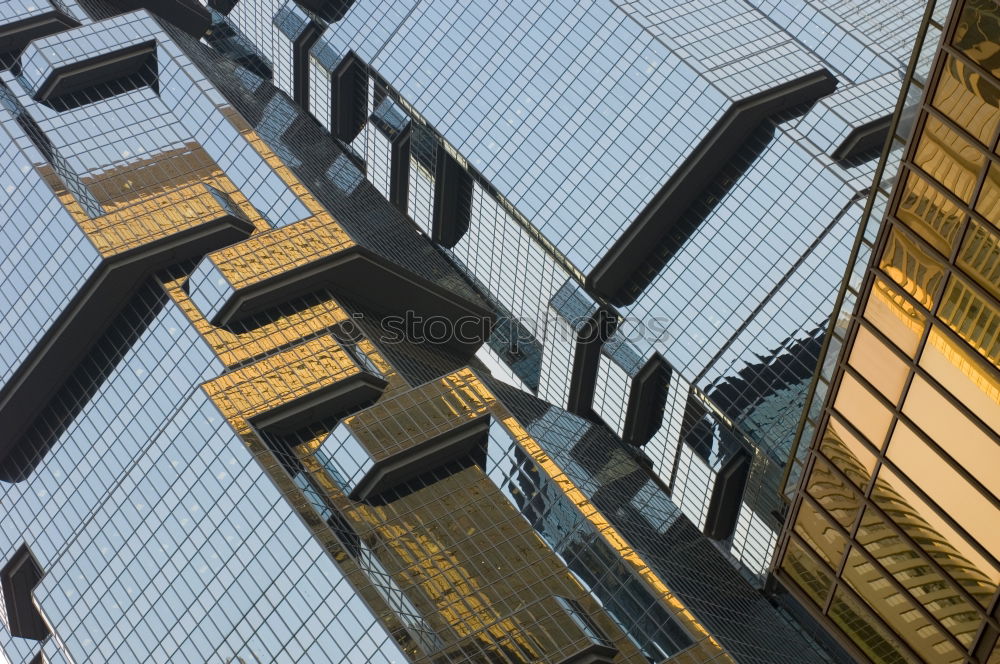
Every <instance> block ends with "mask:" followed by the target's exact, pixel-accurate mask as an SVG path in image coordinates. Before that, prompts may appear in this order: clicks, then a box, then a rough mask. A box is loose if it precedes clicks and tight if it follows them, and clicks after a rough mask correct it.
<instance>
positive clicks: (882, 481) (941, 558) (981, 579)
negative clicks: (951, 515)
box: [871, 466, 1000, 606]
mask: <svg viewBox="0 0 1000 664" xmlns="http://www.w3.org/2000/svg"><path fill="white" fill-rule="evenodd" d="M871 498H872V501H874V502H875V504H876V505H878V506H879V507H880V508H882V510H883V511H884V512H885V513H886V514H889V515H891V517H892V520H893V522H894V523H895V524H896V526H897V527H898V528H899V529H900V530H902V531H903V532H904V533H906V535H907V537H908V539H909V541H910V542H911V543H915V544H916V545H917V546H918V547H919V549H920V550H922V551H923V552H924V553H925V554H926V555H927V556H928V557H930V558H931V559H933V560H934V562H936V563H937V564H938V565H939V566H940V567H941V568H942V569H944V571H945V572H946V573H947V574H948V575H949V576H950V577H951V578H952V579H954V580H955V581H956V582H957V583H959V584H960V585H961V586H962V587H963V588H965V590H966V591H967V592H968V593H969V594H970V595H972V596H973V597H974V598H975V599H976V600H977V601H978V602H980V603H981V604H983V605H984V606H985V605H988V604H989V602H990V600H991V599H992V597H993V593H994V592H995V591H996V587H997V582H998V581H1000V570H998V569H997V567H996V566H995V565H994V564H993V563H992V562H991V561H988V560H987V559H986V558H985V557H984V556H983V555H982V554H981V553H980V552H979V550H978V549H976V548H975V547H974V546H973V545H972V544H971V543H970V542H969V541H968V540H967V539H966V538H965V537H964V536H962V535H961V534H959V533H958V531H957V530H955V528H953V527H952V526H951V525H950V524H949V523H948V522H946V521H945V520H944V518H943V517H942V516H941V514H940V512H939V511H937V510H935V509H933V508H932V507H931V506H930V505H929V504H928V503H927V502H926V501H925V500H924V499H923V498H921V497H919V496H918V495H917V494H916V493H915V492H914V491H913V490H912V489H911V488H910V487H909V486H908V485H907V484H906V483H905V482H903V480H902V479H901V478H900V477H899V475H898V474H896V473H895V472H894V471H893V470H892V469H890V468H888V467H886V466H883V467H882V468H881V470H879V474H878V477H877V478H876V480H875V486H874V488H873V490H872V494H871ZM897 555H901V556H908V557H911V558H913V559H914V560H916V559H918V558H920V555H919V554H918V553H917V549H915V548H914V547H913V544H911V545H910V548H909V549H901V550H900V551H899V552H898V554H897Z"/></svg>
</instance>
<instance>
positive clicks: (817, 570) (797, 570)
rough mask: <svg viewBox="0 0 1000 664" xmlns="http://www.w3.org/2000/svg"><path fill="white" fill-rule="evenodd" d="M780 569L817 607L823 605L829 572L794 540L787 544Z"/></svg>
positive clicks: (828, 582)
mask: <svg viewBox="0 0 1000 664" xmlns="http://www.w3.org/2000/svg"><path fill="white" fill-rule="evenodd" d="M781 569H782V570H783V571H784V572H785V573H786V574H787V575H788V576H789V577H791V578H792V580H793V581H795V585H797V586H798V587H799V588H801V589H802V590H803V591H804V592H805V593H806V594H807V595H809V597H811V598H812V600H813V601H814V602H816V604H817V606H820V607H822V606H824V605H825V603H826V597H827V594H828V593H829V592H830V583H831V580H830V577H831V570H830V569H829V568H828V567H827V566H826V565H824V564H822V563H821V562H820V561H819V559H818V558H816V557H815V556H814V555H812V554H811V553H806V549H805V547H803V546H801V545H800V544H799V543H798V542H797V541H796V540H794V539H792V540H789V542H788V549H787V550H786V551H785V557H784V559H783V560H782V561H781Z"/></svg>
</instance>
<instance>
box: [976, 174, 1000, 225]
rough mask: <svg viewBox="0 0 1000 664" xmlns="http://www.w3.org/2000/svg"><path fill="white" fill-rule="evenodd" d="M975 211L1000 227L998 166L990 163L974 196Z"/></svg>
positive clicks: (999, 178)
mask: <svg viewBox="0 0 1000 664" xmlns="http://www.w3.org/2000/svg"><path fill="white" fill-rule="evenodd" d="M975 208H976V212H978V213H979V214H981V215H983V216H984V217H986V221H988V222H990V223H991V224H993V226H994V227H995V228H1000V166H997V165H996V164H990V168H989V170H988V171H986V179H985V180H983V189H982V191H980V192H979V196H978V197H977V198H976V205H975Z"/></svg>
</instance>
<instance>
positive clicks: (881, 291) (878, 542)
mask: <svg viewBox="0 0 1000 664" xmlns="http://www.w3.org/2000/svg"><path fill="white" fill-rule="evenodd" d="M917 52H918V53H921V52H923V53H926V54H927V57H921V58H915V59H914V61H913V63H912V64H911V67H910V70H909V72H908V74H907V78H906V81H905V83H904V89H905V92H904V96H903V101H902V102H901V104H900V107H899V111H898V112H897V114H896V117H895V119H894V129H893V133H894V139H893V142H892V144H891V146H890V149H889V150H888V151H887V153H886V154H887V156H888V159H887V160H886V162H885V163H883V165H882V167H881V168H880V171H879V178H878V180H877V186H876V192H875V194H874V195H873V196H872V198H871V201H870V213H869V216H868V218H867V219H866V222H865V224H866V225H865V227H864V228H863V231H864V232H863V235H862V238H861V243H860V244H859V247H865V248H866V249H865V253H870V255H871V256H872V258H871V259H870V260H862V259H860V258H856V261H857V262H856V265H857V269H856V270H854V271H853V276H852V278H851V279H850V280H849V282H848V284H847V285H846V287H845V290H844V292H843V300H842V302H841V304H840V305H839V312H840V313H839V314H838V315H837V317H836V318H837V321H838V322H837V324H836V325H835V326H834V330H833V331H832V333H831V343H830V346H829V347H828V349H827V357H829V359H830V361H829V362H824V368H823V371H822V372H821V374H820V376H819V377H818V379H817V384H816V387H815V390H814V394H813V396H812V400H813V403H814V404H816V408H815V410H814V411H813V412H811V413H810V417H809V418H807V420H806V422H805V426H804V428H803V434H802V437H801V440H800V449H799V452H800V453H799V454H797V455H796V465H797V466H798V467H802V468H804V469H805V470H804V471H802V473H803V478H804V479H803V480H802V482H801V484H800V485H799V486H798V491H797V493H796V494H795V495H794V502H793V503H792V509H791V511H790V515H789V517H788V522H787V529H786V531H785V532H784V533H783V535H782V545H781V549H780V551H779V555H778V559H777V568H776V576H777V577H778V578H779V579H780V580H781V581H782V582H783V584H784V585H785V586H786V587H787V588H788V589H789V590H790V591H791V592H792V593H793V594H794V595H795V596H796V597H797V598H798V600H799V601H800V602H801V603H802V604H803V605H804V606H806V607H808V609H809V610H810V612H811V613H812V614H814V615H816V616H819V617H820V620H821V621H822V622H823V623H824V624H826V625H828V627H829V629H830V630H831V631H832V632H834V633H838V634H840V635H841V638H842V640H844V641H845V642H846V643H849V644H851V646H853V648H854V649H856V652H857V654H858V655H859V656H861V657H865V658H868V659H869V660H871V661H873V662H878V663H882V662H931V663H934V662H980V663H989V664H994V663H996V662H1000V645H998V643H997V635H998V634H1000V630H998V626H997V618H998V616H1000V613H998V608H1000V594H998V592H997V583H998V582H1000V562H998V559H1000V539H998V531H997V525H998V524H1000V484H998V478H1000V474H998V469H1000V435H998V434H1000V407H998V405H1000V396H998V395H1000V392H998V386H1000V374H998V371H997V370H998V368H1000V345H998V339H1000V336H998V335H1000V322H998V321H1000V305H998V296H1000V288H998V287H1000V273H998V271H997V270H998V266H1000V252H998V247H1000V236H998V235H997V229H998V227H1000V209H998V207H997V204H998V199H997V194H998V192H1000V189H998V184H997V183H998V177H1000V161H998V160H997V140H998V135H997V129H998V124H1000V78H998V77H1000V61H998V58H997V53H998V52H1000V6H998V5H997V4H996V3H995V2H991V1H989V0H987V1H983V0H960V1H958V2H955V3H954V6H953V7H952V8H951V13H950V15H948V16H947V17H946V16H944V15H937V16H935V15H929V16H927V17H926V19H925V24H924V26H923V28H922V29H921V34H920V48H919V49H918V51H917ZM879 222H881V225H880V223H879ZM790 488H794V487H790Z"/></svg>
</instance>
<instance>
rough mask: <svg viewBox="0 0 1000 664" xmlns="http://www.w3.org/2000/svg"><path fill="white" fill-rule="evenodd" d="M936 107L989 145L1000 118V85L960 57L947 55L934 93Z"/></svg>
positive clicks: (981, 141)
mask: <svg viewBox="0 0 1000 664" xmlns="http://www.w3.org/2000/svg"><path fill="white" fill-rule="evenodd" d="M933 103H934V107H935V108H937V109H938V110H939V111H941V112H942V113H944V114H945V115H947V116H948V117H949V118H951V119H952V120H954V121H955V123H956V124H959V125H961V126H962V127H963V128H964V129H966V130H967V131H968V132H969V133H970V134H972V135H973V136H975V137H976V138H977V139H978V140H979V142H980V143H982V144H983V145H986V146H990V143H991V141H992V140H993V136H994V132H995V131H996V127H997V120H1000V113H998V112H997V111H998V108H997V107H998V106H1000V88H997V86H996V85H995V84H994V83H993V82H992V81H990V80H989V79H987V78H986V77H984V76H982V75H981V74H980V73H979V72H977V71H976V70H975V69H974V68H972V67H970V66H969V65H967V64H966V63H965V62H963V61H961V60H959V59H958V58H955V57H952V56H951V55H949V56H947V57H946V58H945V61H944V66H943V69H942V71H941V78H940V79H938V84H937V90H936V91H935V93H934V101H933Z"/></svg>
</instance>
